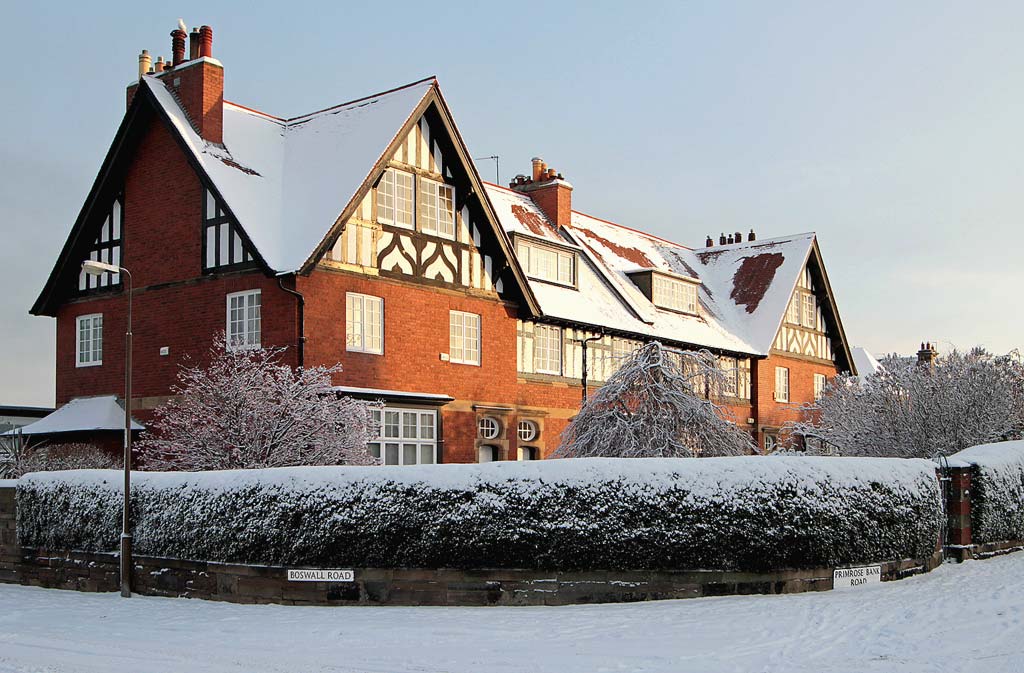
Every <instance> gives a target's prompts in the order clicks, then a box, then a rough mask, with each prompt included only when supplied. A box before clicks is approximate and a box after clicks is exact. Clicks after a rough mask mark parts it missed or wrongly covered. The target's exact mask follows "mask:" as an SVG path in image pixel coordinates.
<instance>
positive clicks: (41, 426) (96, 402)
mask: <svg viewBox="0 0 1024 673" xmlns="http://www.w3.org/2000/svg"><path fill="white" fill-rule="evenodd" d="M145 429H146V428H145V426H143V425H141V424H140V423H137V422H136V421H135V420H134V419H133V420H132V430H145ZM91 430H124V407H123V406H121V404H120V403H119V402H118V401H117V398H116V397H115V396H113V395H105V396H102V397H82V398H79V399H75V400H71V401H70V402H68V403H67V404H65V405H64V406H63V407H61V408H60V409H57V410H56V411H54V412H53V413H52V414H50V415H49V416H46V417H44V418H41V419H39V420H38V421H36V422H35V423H30V424H29V425H26V426H24V427H21V428H18V429H17V430H11V431H9V432H5V433H4V434H6V435H13V434H17V433H20V434H24V435H50V434H55V433H60V432H83V431H91Z"/></svg>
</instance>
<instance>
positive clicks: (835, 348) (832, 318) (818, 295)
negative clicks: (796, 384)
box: [772, 245, 856, 373]
mask: <svg viewBox="0 0 1024 673" xmlns="http://www.w3.org/2000/svg"><path fill="white" fill-rule="evenodd" d="M772 351H774V352H777V353H781V354H785V355H790V356H797V357H803V358H810V359H813V360H818V361H823V362H831V363H834V364H835V366H836V368H837V369H838V370H839V371H850V372H853V373H855V372H856V367H855V364H854V363H853V358H852V356H851V354H850V349H849V346H848V344H847V343H846V337H845V334H844V332H843V329H842V323H841V321H840V319H839V313H838V310H837V309H836V305H835V300H834V298H833V297H832V293H831V288H830V287H829V285H828V278H827V276H826V275H825V272H824V265H823V264H822V261H821V256H820V253H819V252H818V250H817V245H815V246H814V249H813V250H812V254H811V255H810V256H809V257H808V260H807V263H806V264H805V265H804V267H803V269H802V270H801V273H800V275H799V277H798V278H797V281H796V285H795V287H794V288H793V291H792V293H791V295H790V298H789V302H788V303H787V305H786V309H785V314H784V315H783V317H782V321H781V324H780V326H779V329H778V332H777V333H776V335H775V339H774V340H773V341H772Z"/></svg>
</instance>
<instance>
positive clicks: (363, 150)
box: [142, 76, 434, 273]
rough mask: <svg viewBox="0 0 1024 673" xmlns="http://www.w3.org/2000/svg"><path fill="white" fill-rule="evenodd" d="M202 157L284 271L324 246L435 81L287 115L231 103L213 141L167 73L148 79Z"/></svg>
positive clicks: (271, 261) (269, 259)
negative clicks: (218, 139) (220, 135)
mask: <svg viewBox="0 0 1024 673" xmlns="http://www.w3.org/2000/svg"><path fill="white" fill-rule="evenodd" d="M142 84H143V85H144V86H146V87H148V88H149V90H150V91H151V92H152V93H153V94H154V95H155V97H156V99H157V101H158V103H159V104H160V106H161V108H163V110H164V111H165V112H166V113H167V115H168V117H169V118H170V119H171V123H172V124H173V125H174V127H175V128H176V129H177V130H178V132H179V133H180V134H181V136H182V138H183V139H184V140H185V144H186V145H187V146H188V148H189V149H190V150H191V151H192V154H193V155H194V156H195V158H196V160H197V161H198V162H199V163H200V165H202V167H203V169H204V170H205V171H206V172H207V174H208V175H209V176H210V179H211V180H212V181H213V182H214V184H215V186H216V187H217V189H218V190H219V191H220V193H221V195H222V196H223V197H224V200H225V202H226V204H227V206H228V208H229V209H230V210H231V211H232V212H233V213H234V214H235V217H237V218H238V221H239V224H241V226H242V228H243V229H244V230H245V232H246V233H247V234H248V235H249V238H250V239H251V240H252V242H253V244H254V245H255V246H256V249H257V251H258V252H259V254H260V256H261V257H263V259H264V261H266V263H267V264H268V265H269V266H270V268H271V269H273V270H274V271H277V272H278V273H289V272H292V271H296V270H298V269H299V268H300V267H302V265H303V264H304V263H305V262H306V260H307V259H308V258H309V256H310V255H311V254H312V253H313V251H314V249H315V248H316V247H317V246H318V245H319V244H320V242H321V241H322V240H323V238H324V236H325V235H326V234H327V232H328V231H329V229H330V228H331V227H332V226H333V225H334V223H335V222H336V220H337V219H338V217H339V216H340V215H341V213H342V211H343V210H344V209H345V207H346V206H347V205H348V203H349V201H350V200H351V199H352V198H353V197H354V196H355V195H356V192H357V191H358V190H359V188H360V186H361V185H362V183H363V182H364V181H365V180H366V179H367V177H368V176H369V172H370V170H371V169H372V168H373V166H374V164H376V163H377V161H378V160H379V159H380V158H381V156H382V155H383V153H384V151H385V150H386V149H387V147H388V146H389V145H390V144H391V142H392V141H393V140H394V138H395V136H396V135H397V133H398V131H399V130H400V129H401V127H402V126H403V125H404V124H405V123H406V121H408V119H409V116H410V115H411V114H412V112H413V110H415V108H416V106H417V105H419V103H420V102H421V101H422V100H423V97H424V96H426V95H427V93H428V92H429V91H430V89H431V88H432V87H433V86H434V80H432V79H431V80H425V81H422V82H417V83H415V84H411V85H409V86H406V87H403V88H401V89H396V90H394V91H391V92H388V93H383V94H378V95H375V96H370V97H368V98H364V99H361V100H358V101H354V102H352V103H346V104H343V105H339V106H336V107H333V108H329V109H327V110H322V111H320V112H315V113H313V114H310V115H306V116H303V117H296V118H294V119H289V120H281V119H278V118H276V117H271V116H270V115H266V114H263V113H260V112H256V111H254V110H250V109H248V108H244V107H242V106H239V105H233V104H231V103H225V104H224V146H223V147H221V146H219V145H214V144H211V143H208V142H206V141H205V140H203V139H202V138H201V137H200V136H199V135H198V134H197V133H196V132H195V129H193V127H192V124H191V123H190V122H189V119H188V116H187V115H186V114H185V112H184V111H183V110H182V108H181V106H180V105H179V104H178V102H177V100H176V99H175V98H174V96H173V95H172V94H171V93H170V92H169V91H168V90H167V89H166V87H164V85H163V83H162V82H161V81H160V80H157V79H154V78H152V77H148V76H147V77H143V78H142Z"/></svg>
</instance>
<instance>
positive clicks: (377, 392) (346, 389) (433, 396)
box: [331, 386, 453, 402]
mask: <svg viewBox="0 0 1024 673" xmlns="http://www.w3.org/2000/svg"><path fill="white" fill-rule="evenodd" d="M331 390H334V391H335V392H339V393H341V394H343V395H355V396H359V397H381V398H396V399H402V398H409V399H420V400H437V401H438V402H451V401H452V399H453V398H452V397H451V396H450V395H444V394H442V393H417V392H410V391H407V390H386V389H384V388H357V387H355V386H334V387H332V388H331Z"/></svg>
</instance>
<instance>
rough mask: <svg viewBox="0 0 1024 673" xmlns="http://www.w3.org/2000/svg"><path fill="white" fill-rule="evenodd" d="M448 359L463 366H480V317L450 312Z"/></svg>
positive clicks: (462, 312)
mask: <svg viewBox="0 0 1024 673" xmlns="http://www.w3.org/2000/svg"><path fill="white" fill-rule="evenodd" d="M448 335H449V344H448V359H449V360H450V361H451V362H455V363H458V364H463V365H479V364H480V316H479V315H477V314H476V313H466V312H464V311H449V312H448Z"/></svg>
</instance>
